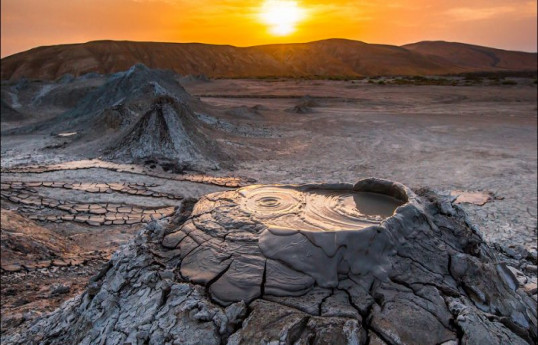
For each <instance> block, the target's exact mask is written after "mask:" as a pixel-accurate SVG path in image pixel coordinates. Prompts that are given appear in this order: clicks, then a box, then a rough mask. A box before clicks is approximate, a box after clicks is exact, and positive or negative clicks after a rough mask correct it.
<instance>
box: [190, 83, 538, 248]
mask: <svg viewBox="0 0 538 345" xmlns="http://www.w3.org/2000/svg"><path fill="white" fill-rule="evenodd" d="M387 82H388V81H387ZM187 90H188V91H189V92H190V93H192V94H193V95H199V96H201V98H202V100H203V101H205V102H208V103H210V104H213V105H217V106H221V107H237V106H255V105H258V104H260V105H262V106H264V107H266V108H267V109H268V110H267V111H264V112H263V117H260V119H256V120H249V121H248V122H249V123H251V124H252V125H253V126H254V127H256V128H262V127H267V128H271V131H272V133H273V136H272V138H271V139H267V142H269V143H270V144H269V145H267V146H266V145H263V144H262V143H261V142H260V145H259V146H256V143H257V141H256V142H254V143H252V142H251V141H250V140H249V139H248V138H246V139H245V141H244V146H243V147H244V150H245V151H246V152H249V153H250V155H251V157H249V159H248V160H245V161H243V162H241V163H239V164H238V170H237V172H238V173H239V174H244V175H247V176H249V177H253V178H255V179H257V180H258V181H260V182H263V183H266V182H276V183H306V182H319V181H327V182H352V181H355V180H357V179H358V178H362V177H367V176H376V177H381V178H387V179H391V180H396V181H400V182H402V183H404V184H406V185H408V186H411V187H419V186H424V187H429V188H432V189H435V190H440V191H451V190H467V191H487V192H492V193H493V194H494V195H495V197H497V199H498V200H495V201H493V202H491V203H488V204H486V205H484V206H481V207H479V206H468V207H467V208H468V210H469V211H470V213H471V215H472V217H474V218H475V219H476V223H477V225H478V226H479V227H480V229H481V230H482V231H483V233H484V235H485V236H486V237H487V238H488V239H489V240H491V241H496V242H505V241H506V242H509V243H517V244H520V245H525V246H535V245H536V199H537V195H536V178H537V176H536V170H537V158H536V155H537V146H536V145H537V141H536V140H537V135H536V133H537V127H536V126H537V97H536V84H532V81H530V80H526V79H523V80H518V85H515V86H513V85H512V86H507V85H487V84H486V85H484V84H481V85H472V86H436V85H422V86H416V85H373V84H370V83H368V82H366V81H364V80H363V81H356V82H350V81H348V82H345V81H341V82H338V81H277V82H267V81H253V80H216V81H212V82H210V83H195V84H191V85H187ZM305 94H308V95H310V96H312V97H313V98H315V99H316V102H317V103H318V106H317V107H312V109H311V110H312V112H310V113H307V114H296V113H293V112H288V111H286V110H287V109H290V108H292V107H293V106H294V105H295V104H297V102H298V101H297V99H296V98H294V96H295V97H300V96H303V95H305ZM238 122H239V123H240V122H241V121H238ZM275 147H276V149H275Z"/></svg>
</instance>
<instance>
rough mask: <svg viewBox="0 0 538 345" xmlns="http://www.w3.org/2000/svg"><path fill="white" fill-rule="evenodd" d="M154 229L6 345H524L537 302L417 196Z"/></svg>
mask: <svg viewBox="0 0 538 345" xmlns="http://www.w3.org/2000/svg"><path fill="white" fill-rule="evenodd" d="M191 207H192V211H191V210H190V209H189V206H184V207H182V209H180V210H179V211H178V213H177V215H176V216H175V217H174V218H173V222H171V223H170V224H165V223H162V222H160V223H159V222H152V223H150V224H149V225H148V227H147V228H146V229H145V230H144V231H143V232H142V233H141V234H140V235H139V236H138V237H137V238H136V239H135V240H134V241H132V242H131V243H129V245H127V246H124V247H123V248H122V249H121V250H120V251H118V252H117V253H116V254H115V255H114V256H113V258H112V259H111V261H110V262H109V264H108V265H107V266H106V267H104V269H103V271H102V272H101V273H100V274H99V275H97V276H96V277H94V278H93V279H92V281H91V282H90V284H89V287H88V289H87V290H86V292H85V293H84V294H82V295H80V296H79V297H77V298H75V299H73V300H70V301H69V302H67V303H66V304H65V305H64V306H63V307H62V308H60V309H59V310H57V311H56V312H54V313H52V314H51V315H49V316H48V317H45V318H42V319H41V320H39V321H38V322H36V323H34V324H33V325H32V326H31V327H29V328H28V329H27V331H26V332H24V333H20V334H17V335H9V336H5V337H4V339H2V340H3V343H4V342H5V343H8V344H23V343H24V344H45V343H46V344H65V343H79V344H95V343H106V344H124V343H131V344H223V343H227V344H486V343H487V344H531V343H533V342H536V340H537V339H538V337H537V333H536V325H537V322H536V302H535V300H533V299H532V298H531V297H530V296H529V294H528V293H527V292H525V291H524V290H523V289H522V288H520V286H519V283H518V280H517V279H516V277H515V276H514V274H513V273H512V271H511V270H510V269H509V267H507V266H506V265H505V264H503V263H502V262H501V261H500V260H499V258H498V253H497V252H495V251H494V250H493V249H491V248H490V247H488V245H487V244H486V243H485V242H484V241H483V240H482V238H481V236H480V234H478V233H477V231H476V230H475V228H474V227H473V226H472V225H471V224H469V222H468V220H467V218H466V216H465V214H464V213H463V212H462V211H461V210H460V209H459V208H458V207H453V206H452V205H451V204H450V202H448V201H447V200H445V199H442V198H440V197H438V196H437V195H436V194H434V193H433V192H430V191H427V190H420V191H418V195H417V194H415V193H414V192H412V191H411V190H409V189H408V188H406V187H405V186H403V185H401V184H398V183H392V182H389V181H385V180H378V179H366V180H361V181H359V182H358V183H357V184H355V185H349V184H337V185H328V184H323V185H299V186H283V185H276V186H250V187H245V188H240V189H238V190H233V191H226V192H220V193H215V194H210V195H207V196H205V197H203V198H202V199H200V200H199V201H198V202H197V203H196V204H195V205H194V206H191Z"/></svg>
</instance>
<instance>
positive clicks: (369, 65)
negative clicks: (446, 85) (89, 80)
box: [1, 39, 537, 80]
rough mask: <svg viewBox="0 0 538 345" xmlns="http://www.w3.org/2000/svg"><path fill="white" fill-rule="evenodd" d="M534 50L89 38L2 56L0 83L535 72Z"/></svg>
mask: <svg viewBox="0 0 538 345" xmlns="http://www.w3.org/2000/svg"><path fill="white" fill-rule="evenodd" d="M536 58H537V54H536V53H524V52H513V51H505V50H500V49H494V48H487V47H479V46H473V45H468V44H461V43H449V42H419V43H415V44H409V45H406V46H403V47H398V46H391V45H380V44H367V43H364V42H359V41H351V40H343V39H330V40H323V41H316V42H310V43H294V44H275V45H263V46H254V47H244V48H240V47H234V46H229V45H210V44H200V43H159V42H129V41H94V42H88V43H81V44H67V45H56V46H48V47H38V48H34V49H31V50H28V51H25V52H22V53H18V54H14V55H11V56H8V57H5V58H3V59H2V66H1V78H2V80H6V79H7V80H14V79H18V78H20V77H27V78H35V79H57V78H59V77H61V76H63V75H65V74H72V75H75V76H79V75H82V74H85V73H89V72H97V73H106V74H108V73H115V72H119V71H123V70H126V69H128V68H129V67H131V66H132V65H134V64H136V63H143V64H145V65H146V66H148V67H150V68H161V69H171V70H174V71H175V72H177V73H180V74H183V75H199V74H205V75H207V76H209V77H212V78H219V77H224V78H246V77H268V76H278V77H315V76H320V77H331V76H374V75H439V74H451V73H464V72H483V71H522V70H531V71H535V70H536V69H537V65H536Z"/></svg>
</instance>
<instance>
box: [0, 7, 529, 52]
mask: <svg viewBox="0 0 538 345" xmlns="http://www.w3.org/2000/svg"><path fill="white" fill-rule="evenodd" d="M263 1H264V0H246V1H240V0H2V1H1V6H2V12H1V16H2V21H1V29H2V31H1V39H2V41H1V56H2V57H4V56H7V55H11V54H14V53H16V52H19V51H23V50H27V49H30V48H33V47H36V46H40V45H52V44H61V43H77V42H86V41H92V40H100V39H112V40H134V41H167V42H203V43H216V44H232V45H237V46H248V45H258V44H268V43H287V42H307V41H313V40H319V39H324V38H349V39H355V40H360V41H364V42H367V43H386V44H396V45H401V44H405V43H412V42H417V41H422V40H445V41H458V42H466V43H473V44H479V45H485V46H491V47H497V48H503V49H513V50H523V51H533V52H534V51H536V50H537V47H536V45H537V36H536V31H537V27H536V26H537V25H536V22H537V17H536V8H537V1H528V0H473V1H462V0H448V1H447V0H407V1H403V0H392V1H387V0H371V1H368V0H331V1H321V0H296V2H297V3H298V5H299V6H300V7H301V8H302V9H303V10H304V13H305V15H304V18H303V20H302V21H301V22H300V23H298V24H297V26H296V31H295V32H294V33H292V34H290V35H287V36H274V35H272V34H271V33H270V31H269V28H268V27H267V25H266V24H265V23H263V22H262V21H261V20H260V16H259V11H260V8H261V6H262V3H263Z"/></svg>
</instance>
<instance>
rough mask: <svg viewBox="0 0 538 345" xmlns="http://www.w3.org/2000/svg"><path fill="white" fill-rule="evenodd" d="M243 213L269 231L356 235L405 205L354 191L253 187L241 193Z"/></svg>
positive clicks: (386, 196) (371, 194) (368, 193)
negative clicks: (345, 232) (354, 233)
mask: <svg viewBox="0 0 538 345" xmlns="http://www.w3.org/2000/svg"><path fill="white" fill-rule="evenodd" d="M240 193H241V195H242V197H243V201H242V204H241V206H242V209H243V210H244V211H246V212H248V213H250V214H251V215H252V216H253V217H254V218H256V219H257V220H259V221H260V222H262V223H263V224H264V225H266V226H268V227H270V228H271V227H276V228H283V229H289V230H301V231H353V230H360V229H364V228H366V227H370V226H373V225H377V224H379V223H381V222H382V221H383V220H384V219H385V218H388V217H390V216H392V215H393V214H394V211H395V210H396V208H398V207H399V206H401V205H402V204H403V203H404V202H403V201H401V200H398V199H396V198H394V197H391V196H389V195H385V194H380V193H372V192H356V191H352V190H349V189H348V190H325V189H317V190H316V189H312V190H308V189H306V190H304V191H301V190H297V189H292V187H287V186H252V187H247V188H243V189H241V191H240Z"/></svg>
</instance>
